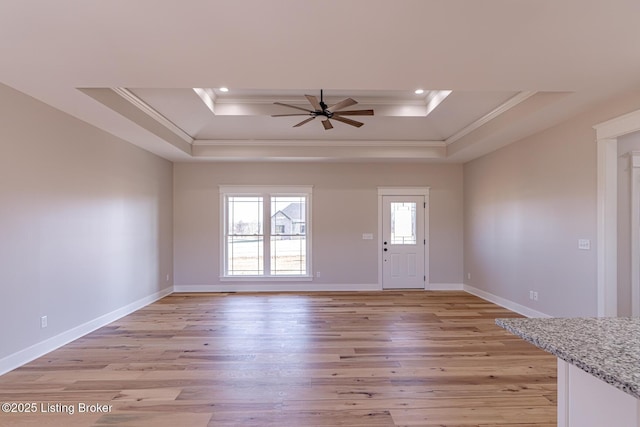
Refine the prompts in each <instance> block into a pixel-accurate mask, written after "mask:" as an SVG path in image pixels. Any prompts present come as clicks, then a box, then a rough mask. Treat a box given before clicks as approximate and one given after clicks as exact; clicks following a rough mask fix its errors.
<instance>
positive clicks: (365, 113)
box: [333, 110, 373, 116]
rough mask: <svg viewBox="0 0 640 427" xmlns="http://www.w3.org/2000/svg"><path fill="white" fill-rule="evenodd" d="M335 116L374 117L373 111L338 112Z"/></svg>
mask: <svg viewBox="0 0 640 427" xmlns="http://www.w3.org/2000/svg"><path fill="white" fill-rule="evenodd" d="M333 114H337V115H339V116H373V110H345V111H336V112H335V113H333Z"/></svg>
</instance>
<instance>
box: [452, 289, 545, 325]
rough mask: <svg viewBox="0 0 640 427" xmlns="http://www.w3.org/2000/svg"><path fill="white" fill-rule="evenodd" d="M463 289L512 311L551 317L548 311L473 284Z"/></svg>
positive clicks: (527, 315)
mask: <svg viewBox="0 0 640 427" xmlns="http://www.w3.org/2000/svg"><path fill="white" fill-rule="evenodd" d="M463 289H464V290H465V291H466V292H469V293H470V294H472V295H475V296H477V297H480V298H482V299H484V300H487V301H489V302H492V303H494V304H498V305H499V306H501V307H504V308H506V309H508V310H511V311H515V312H516V313H518V314H521V315H523V316H526V317H551V316H549V315H548V314H546V313H543V312H541V311H537V310H534V309H532V308H529V307H526V306H524V305H521V304H518V303H516V302H513V301H510V300H508V299H506V298H502V297H499V296H497V295H494V294H492V293H489V292H487V291H483V290H482V289H478V288H474V287H473V286H471V285H463Z"/></svg>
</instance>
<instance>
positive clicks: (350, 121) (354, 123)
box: [331, 115, 364, 128]
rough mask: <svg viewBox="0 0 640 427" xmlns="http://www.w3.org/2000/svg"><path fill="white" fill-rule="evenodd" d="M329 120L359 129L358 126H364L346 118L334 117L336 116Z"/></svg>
mask: <svg viewBox="0 0 640 427" xmlns="http://www.w3.org/2000/svg"><path fill="white" fill-rule="evenodd" d="M331 118H332V119H333V120H337V121H339V122H342V123H346V124H348V125H351V126H355V127H357V128H359V127H360V126H362V125H363V124H364V123H362V122H356V121H355V120H351V119H347V118H346V117H341V116H336V115H334V116H333V117H331Z"/></svg>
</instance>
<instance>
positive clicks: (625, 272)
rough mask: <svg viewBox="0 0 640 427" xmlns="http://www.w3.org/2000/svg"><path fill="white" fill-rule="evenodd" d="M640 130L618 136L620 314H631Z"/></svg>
mask: <svg viewBox="0 0 640 427" xmlns="http://www.w3.org/2000/svg"><path fill="white" fill-rule="evenodd" d="M631 151H640V132H636V133H633V134H629V135H625V136H623V137H621V138H618V315H619V316H631V168H630V167H629V166H630V164H629V156H628V153H629V152H631Z"/></svg>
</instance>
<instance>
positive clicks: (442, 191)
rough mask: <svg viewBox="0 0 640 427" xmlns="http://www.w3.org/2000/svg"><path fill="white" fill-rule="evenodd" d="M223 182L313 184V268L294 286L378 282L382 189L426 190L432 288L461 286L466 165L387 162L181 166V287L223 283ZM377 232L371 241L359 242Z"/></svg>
mask: <svg viewBox="0 0 640 427" xmlns="http://www.w3.org/2000/svg"><path fill="white" fill-rule="evenodd" d="M221 184H227V185H231V184H238V185H239V184H243V185H255V184H270V185H291V184H300V185H313V211H312V216H313V224H312V227H313V230H312V233H313V235H312V239H313V240H312V242H313V270H314V272H317V271H321V272H322V276H321V277H320V278H314V280H313V282H307V283H303V285H302V286H296V287H297V289H314V286H316V288H318V287H322V286H323V285H324V286H325V287H326V285H341V286H344V287H348V286H349V285H367V284H376V283H378V240H377V236H378V229H377V228H378V205H377V203H378V193H377V187H378V186H428V187H431V193H430V202H431V209H430V232H431V239H430V244H431V246H430V247H431V257H430V265H431V271H430V281H431V283H455V284H461V283H462V166H461V165H432V164H424V163H423V164H404V163H402V164H400V163H396V164H384V163H371V164H365V163H353V164H347V163H297V164H292V163H282V164H279V163H219V164H211V163H207V164H205V163H177V164H175V165H174V215H175V223H174V233H175V234H174V242H175V249H174V256H175V261H174V269H175V285H176V286H207V285H208V286H215V285H219V284H220V283H219V279H218V277H219V274H220V267H219V259H220V235H219V234H220V233H219V227H220V225H219V221H220V215H219V213H220V207H219V191H218V186H219V185H221ZM363 233H373V234H374V235H375V236H376V237H375V238H374V239H373V240H362V234H363Z"/></svg>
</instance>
